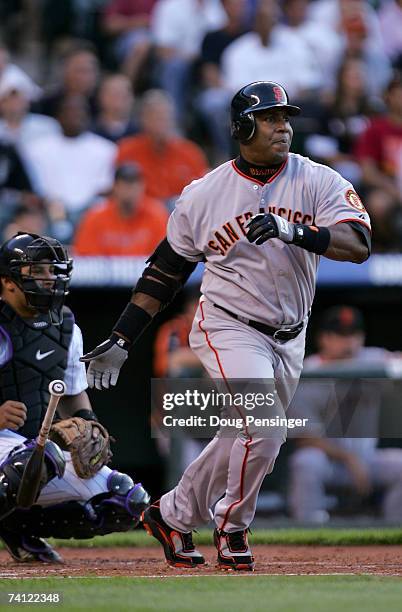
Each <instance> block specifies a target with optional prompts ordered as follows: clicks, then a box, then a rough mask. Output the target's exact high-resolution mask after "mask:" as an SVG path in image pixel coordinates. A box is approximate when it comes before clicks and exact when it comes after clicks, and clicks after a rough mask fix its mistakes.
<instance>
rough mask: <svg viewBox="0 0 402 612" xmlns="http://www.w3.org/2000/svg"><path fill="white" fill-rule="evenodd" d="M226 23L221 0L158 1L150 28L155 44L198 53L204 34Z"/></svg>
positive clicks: (184, 52)
mask: <svg viewBox="0 0 402 612" xmlns="http://www.w3.org/2000/svg"><path fill="white" fill-rule="evenodd" d="M225 22H226V14H225V12H224V10H223V8H222V5H221V3H220V0H202V2H200V0H159V2H158V3H157V4H156V6H155V8H154V11H153V14H152V23H151V29H152V33H153V37H154V41H155V43H156V44H157V45H158V46H160V47H169V48H172V49H175V50H176V51H177V52H179V53H180V55H183V56H187V57H191V56H196V55H198V53H199V51H200V49H201V43H202V40H203V38H204V36H205V34H206V33H207V32H209V31H211V30H218V29H219V28H221V27H222V26H223V25H224V24H225Z"/></svg>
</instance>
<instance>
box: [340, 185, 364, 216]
mask: <svg viewBox="0 0 402 612" xmlns="http://www.w3.org/2000/svg"><path fill="white" fill-rule="evenodd" d="M345 199H346V202H347V203H348V204H349V205H350V206H352V207H353V208H355V209H356V210H358V211H360V212H367V211H366V209H365V208H364V205H363V202H362V201H361V199H360V198H359V196H358V195H357V193H356V191H353V189H348V190H347V192H346V193H345Z"/></svg>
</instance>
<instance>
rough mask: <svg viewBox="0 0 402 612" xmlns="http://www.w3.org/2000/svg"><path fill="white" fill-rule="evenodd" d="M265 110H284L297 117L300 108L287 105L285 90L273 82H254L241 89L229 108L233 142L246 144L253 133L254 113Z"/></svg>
mask: <svg viewBox="0 0 402 612" xmlns="http://www.w3.org/2000/svg"><path fill="white" fill-rule="evenodd" d="M267 108H284V109H285V110H286V112H287V113H288V114H289V115H298V114H299V113H300V108H299V107H298V106H294V105H293V104H290V103H289V97H288V94H287V93H286V91H285V89H284V88H283V87H282V85H279V83H274V82H273V81H256V82H255V83H249V85H246V86H245V87H242V88H241V89H240V90H239V91H238V92H237V93H236V94H235V95H234V96H233V99H232V103H231V106H230V115H231V134H232V138H234V139H235V140H240V141H241V142H247V141H248V140H250V139H251V138H252V137H253V136H254V133H255V128H256V122H255V118H254V113H256V112H258V111H262V110H266V109H267Z"/></svg>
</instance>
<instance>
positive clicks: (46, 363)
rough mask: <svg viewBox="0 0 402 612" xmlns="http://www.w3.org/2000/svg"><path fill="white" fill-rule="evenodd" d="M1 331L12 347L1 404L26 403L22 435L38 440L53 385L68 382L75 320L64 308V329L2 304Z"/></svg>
mask: <svg viewBox="0 0 402 612" xmlns="http://www.w3.org/2000/svg"><path fill="white" fill-rule="evenodd" d="M0 327H1V331H2V332H3V335H4V336H5V337H8V339H9V343H10V346H9V360H8V361H7V363H6V364H5V365H4V366H3V367H0V404H2V403H3V402H5V401H6V400H16V401H19V402H23V403H24V404H25V405H26V407H27V420H26V421H25V424H24V425H23V427H21V428H20V429H19V430H18V433H19V434H20V435H21V436H25V437H26V438H34V437H36V436H37V435H38V433H39V429H40V425H41V423H42V420H43V417H44V415H45V412H46V408H47V404H48V401H49V391H48V386H49V383H50V381H52V380H54V379H61V380H64V372H65V370H66V367H67V354H68V348H69V345H70V342H71V338H72V334H73V327H74V316H73V313H72V312H71V310H70V309H68V308H66V307H64V308H63V322H62V324H61V325H58V326H56V325H52V324H51V323H50V322H49V319H48V317H47V316H46V315H43V316H40V317H37V318H35V319H32V320H25V319H22V318H21V317H19V316H18V315H17V314H16V312H15V311H14V310H13V309H12V308H11V307H10V306H9V305H8V304H6V303H5V302H2V301H1V300H0Z"/></svg>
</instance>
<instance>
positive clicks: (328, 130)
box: [305, 57, 379, 185]
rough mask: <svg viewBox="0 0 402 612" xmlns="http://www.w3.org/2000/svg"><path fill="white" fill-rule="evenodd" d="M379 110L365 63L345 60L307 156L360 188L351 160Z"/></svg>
mask: <svg viewBox="0 0 402 612" xmlns="http://www.w3.org/2000/svg"><path fill="white" fill-rule="evenodd" d="M378 110H379V109H378V104H377V103H376V100H375V99H373V98H371V97H370V95H369V92H368V86H367V76H366V71H365V65H364V63H363V62H362V60H361V59H359V58H354V57H347V58H345V60H344V62H343V64H342V65H341V66H340V68H339V70H338V76H337V82H336V88H335V91H334V93H333V94H332V96H328V99H327V101H326V103H325V104H323V105H322V107H321V134H311V135H310V136H308V138H307V140H306V143H305V148H306V151H307V153H308V155H311V156H312V157H313V158H314V159H317V160H319V161H321V162H323V163H325V164H328V165H330V166H332V167H333V168H335V169H336V170H337V171H338V172H340V173H341V174H342V176H344V177H345V178H347V179H348V180H349V181H351V182H352V183H353V184H354V185H359V184H360V182H361V171H360V166H359V164H358V163H357V161H356V159H355V157H354V147H355V143H356V140H357V138H358V137H359V136H360V134H362V133H363V132H364V130H365V129H366V128H367V126H368V125H369V117H371V116H372V115H373V114H375V112H377V111H378Z"/></svg>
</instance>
